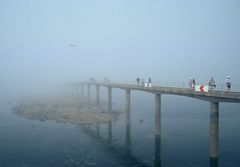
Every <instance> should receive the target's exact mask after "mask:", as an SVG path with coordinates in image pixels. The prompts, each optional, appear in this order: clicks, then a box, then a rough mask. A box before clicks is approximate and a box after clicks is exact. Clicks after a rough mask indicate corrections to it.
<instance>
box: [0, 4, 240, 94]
mask: <svg viewBox="0 0 240 167" xmlns="http://www.w3.org/2000/svg"><path fill="white" fill-rule="evenodd" d="M69 44H74V45H76V46H69ZM239 69H240V1H239V0H166V1H161V0H152V1H151V0H148V1H147V0H0V77H1V85H2V88H3V89H5V90H12V91H14V90H16V89H18V88H19V87H20V88H21V86H23V85H25V87H29V86H32V85H33V86H34V85H36V84H39V83H40V84H45V85H48V84H49V85H54V84H56V83H57V82H59V83H62V82H69V81H77V80H86V79H88V78H89V77H95V78H96V79H100V80H103V78H104V77H105V76H107V77H110V78H111V79H112V80H122V81H130V80H135V78H136V77H137V76H139V77H149V76H151V77H152V80H153V81H154V80H157V81H177V82H187V80H188V79H189V78H190V77H195V78H196V81H197V82H207V81H208V79H209V78H210V77H211V76H213V77H215V79H216V81H217V82H218V83H220V82H221V83H224V82H225V78H226V76H227V75H231V77H232V80H233V82H234V84H240V74H239V71H240V70H239ZM26 85H27V86H26ZM10 87H12V88H11V89H10ZM20 88H19V89H20Z"/></svg>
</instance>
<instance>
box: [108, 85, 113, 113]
mask: <svg viewBox="0 0 240 167" xmlns="http://www.w3.org/2000/svg"><path fill="white" fill-rule="evenodd" d="M108 111H112V87H108Z"/></svg>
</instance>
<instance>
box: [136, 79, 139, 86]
mask: <svg viewBox="0 0 240 167" xmlns="http://www.w3.org/2000/svg"><path fill="white" fill-rule="evenodd" d="M136 81H137V84H138V86H139V84H140V78H139V77H137V79H136Z"/></svg>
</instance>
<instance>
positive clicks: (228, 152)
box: [0, 93, 240, 167]
mask: <svg viewBox="0 0 240 167" xmlns="http://www.w3.org/2000/svg"><path fill="white" fill-rule="evenodd" d="M131 99H132V101H131V127H130V129H131V130H130V133H126V132H127V131H128V130H127V129H128V127H126V125H125V114H124V113H123V114H120V116H119V119H118V120H117V121H116V122H109V123H105V124H93V125H82V126H80V125H74V124H70V123H57V122H55V121H44V122H41V121H37V120H29V119H26V118H23V117H19V116H17V115H15V114H13V113H12V112H11V108H12V106H11V105H10V104H9V103H8V101H7V100H2V101H1V102H0V132H1V135H0V166H1V167H2V166H3V167H46V166H51V167H61V166H69V167H78V166H81V167H84V166H101V167H102V166H119V167H124V166H162V167H172V166H192V167H200V166H201V167H208V166H209V157H208V154H209V122H210V120H209V115H210V114H209V103H207V102H204V101H199V100H195V99H190V98H183V97H176V96H162V127H161V128H162V131H161V140H158V139H156V138H155V136H154V114H155V113H154V96H153V95H150V94H144V93H141V94H140V93H132V96H131ZM113 102H114V105H113V108H115V109H118V110H120V111H124V109H125V101H124V96H121V95H118V96H116V97H113ZM219 121H220V127H219V128H220V129H219V164H218V166H220V167H223V166H232V167H237V166H239V164H240V132H239V130H238V127H240V105H239V104H221V103H220V120H219ZM156 142H157V143H160V148H161V149H160V154H159V153H157V152H156V147H159V145H158V144H156Z"/></svg>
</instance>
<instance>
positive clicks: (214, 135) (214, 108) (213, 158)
mask: <svg viewBox="0 0 240 167" xmlns="http://www.w3.org/2000/svg"><path fill="white" fill-rule="evenodd" d="M218 125H219V102H210V149H209V156H210V164H212V163H213V164H216V163H217V161H218V131H219V130H218V129H219V127H218Z"/></svg>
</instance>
